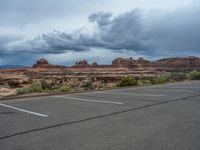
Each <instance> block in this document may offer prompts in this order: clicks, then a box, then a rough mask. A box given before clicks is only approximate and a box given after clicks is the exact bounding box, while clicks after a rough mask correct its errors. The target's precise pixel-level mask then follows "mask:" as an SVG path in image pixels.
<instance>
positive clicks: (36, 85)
mask: <svg viewBox="0 0 200 150" xmlns="http://www.w3.org/2000/svg"><path fill="white" fill-rule="evenodd" d="M41 92H42V86H41V83H40V82H33V83H32V84H31V85H30V86H29V87H24V88H20V89H17V92H16V94H17V95H21V94H28V93H41Z"/></svg>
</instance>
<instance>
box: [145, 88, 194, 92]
mask: <svg viewBox="0 0 200 150" xmlns="http://www.w3.org/2000/svg"><path fill="white" fill-rule="evenodd" d="M147 91H152V92H189V93H193V92H194V91H192V90H175V89H174V90H167V89H163V90H161V89H149V90H147Z"/></svg>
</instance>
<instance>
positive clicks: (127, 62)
mask: <svg viewBox="0 0 200 150" xmlns="http://www.w3.org/2000/svg"><path fill="white" fill-rule="evenodd" d="M150 64H151V62H150V61H148V60H145V59H143V58H139V59H138V60H135V59H133V58H132V57H130V58H116V59H114V60H113V62H112V66H114V67H125V68H139V67H146V66H149V65H150Z"/></svg>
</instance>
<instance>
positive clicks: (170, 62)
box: [153, 56, 200, 68]
mask: <svg viewBox="0 0 200 150" xmlns="http://www.w3.org/2000/svg"><path fill="white" fill-rule="evenodd" d="M153 66H154V67H168V68H200V58H198V57H194V56H190V57H176V58H164V59H160V60H158V61H155V62H154V63H153Z"/></svg>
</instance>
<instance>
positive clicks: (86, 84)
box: [82, 82, 94, 90]
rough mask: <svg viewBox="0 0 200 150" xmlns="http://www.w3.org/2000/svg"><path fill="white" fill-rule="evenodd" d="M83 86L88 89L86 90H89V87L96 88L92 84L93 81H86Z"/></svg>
mask: <svg viewBox="0 0 200 150" xmlns="http://www.w3.org/2000/svg"><path fill="white" fill-rule="evenodd" d="M82 87H83V88H84V89H86V90H88V89H94V86H93V84H92V83H91V82H86V83H84V84H83V85H82Z"/></svg>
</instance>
